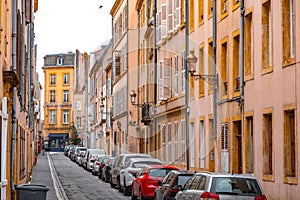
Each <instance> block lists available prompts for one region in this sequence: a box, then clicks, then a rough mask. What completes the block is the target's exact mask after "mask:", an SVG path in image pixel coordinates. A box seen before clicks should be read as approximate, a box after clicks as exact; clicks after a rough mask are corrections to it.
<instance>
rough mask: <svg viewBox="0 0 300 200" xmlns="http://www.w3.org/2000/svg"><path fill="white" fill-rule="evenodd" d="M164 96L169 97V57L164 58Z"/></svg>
mask: <svg viewBox="0 0 300 200" xmlns="http://www.w3.org/2000/svg"><path fill="white" fill-rule="evenodd" d="M163 68H164V69H163V70H164V80H163V84H164V98H165V99H167V98H170V97H171V59H170V58H164V65H163Z"/></svg>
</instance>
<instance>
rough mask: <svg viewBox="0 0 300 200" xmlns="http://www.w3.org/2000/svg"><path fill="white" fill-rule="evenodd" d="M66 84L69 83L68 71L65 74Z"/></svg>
mask: <svg viewBox="0 0 300 200" xmlns="http://www.w3.org/2000/svg"><path fill="white" fill-rule="evenodd" d="M64 85H69V74H68V73H65V74H64Z"/></svg>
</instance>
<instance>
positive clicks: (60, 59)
mask: <svg viewBox="0 0 300 200" xmlns="http://www.w3.org/2000/svg"><path fill="white" fill-rule="evenodd" d="M56 64H57V65H62V64H63V58H62V57H60V56H59V57H57V60H56Z"/></svg>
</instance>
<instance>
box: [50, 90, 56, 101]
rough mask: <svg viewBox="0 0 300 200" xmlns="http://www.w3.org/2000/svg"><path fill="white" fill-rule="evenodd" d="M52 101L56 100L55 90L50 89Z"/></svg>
mask: <svg viewBox="0 0 300 200" xmlns="http://www.w3.org/2000/svg"><path fill="white" fill-rule="evenodd" d="M50 102H55V90H50Z"/></svg>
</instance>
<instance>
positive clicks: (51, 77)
mask: <svg viewBox="0 0 300 200" xmlns="http://www.w3.org/2000/svg"><path fill="white" fill-rule="evenodd" d="M55 84H56V80H55V74H50V85H55Z"/></svg>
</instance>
